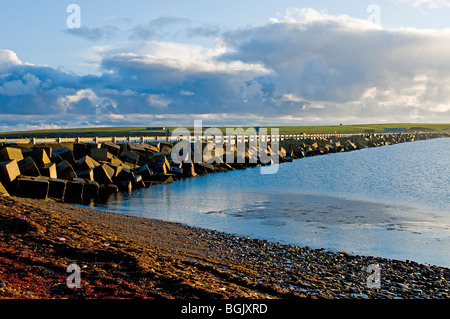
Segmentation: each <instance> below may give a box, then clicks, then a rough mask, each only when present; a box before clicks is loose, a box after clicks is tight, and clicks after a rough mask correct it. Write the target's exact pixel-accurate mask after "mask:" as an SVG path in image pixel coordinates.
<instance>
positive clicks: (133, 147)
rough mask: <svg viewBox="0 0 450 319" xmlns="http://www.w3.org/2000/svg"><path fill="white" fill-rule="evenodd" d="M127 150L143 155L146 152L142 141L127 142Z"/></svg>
mask: <svg viewBox="0 0 450 319" xmlns="http://www.w3.org/2000/svg"><path fill="white" fill-rule="evenodd" d="M127 150H128V151H130V152H133V153H137V154H142V155H144V154H145V153H146V149H145V148H144V146H143V145H142V144H141V143H127Z"/></svg>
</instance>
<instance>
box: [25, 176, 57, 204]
mask: <svg viewBox="0 0 450 319" xmlns="http://www.w3.org/2000/svg"><path fill="white" fill-rule="evenodd" d="M48 188H49V183H48V180H46V179H45V178H33V177H27V176H25V177H18V178H17V195H18V196H21V197H28V198H40V199H46V198H47V195H48Z"/></svg>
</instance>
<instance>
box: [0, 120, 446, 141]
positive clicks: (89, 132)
mask: <svg viewBox="0 0 450 319" xmlns="http://www.w3.org/2000/svg"><path fill="white" fill-rule="evenodd" d="M393 127H395V128H400V127H401V128H406V129H407V130H408V132H415V131H421V132H446V131H449V130H450V124H422V123H402V124H399V123H397V124H395V123H394V124H359V125H329V126H280V127H278V128H279V131H280V133H281V134H289V133H291V134H294V133H335V132H336V133H364V131H365V130H371V129H372V130H375V132H376V133H381V132H383V130H384V129H385V128H393ZM166 128H167V129H169V130H170V131H171V132H172V131H173V130H174V129H175V128H176V127H166ZM206 128H207V127H204V129H206ZM219 128H220V129H221V130H222V131H223V132H224V133H225V131H226V127H220V126H219ZM243 128H244V129H247V127H243ZM261 128H267V129H268V130H267V131H268V132H269V133H270V128H271V127H264V126H262V127H261ZM187 129H189V130H190V131H193V129H194V128H193V127H187ZM165 133H166V131H165V130H147V128H146V127H120V126H119V127H88V128H70V129H63V128H62V129H48V130H35V131H18V132H4V133H0V138H22V137H48V138H56V137H93V136H99V137H100V136H155V135H160V136H161V135H163V136H164V135H165Z"/></svg>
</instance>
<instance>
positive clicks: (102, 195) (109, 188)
mask: <svg viewBox="0 0 450 319" xmlns="http://www.w3.org/2000/svg"><path fill="white" fill-rule="evenodd" d="M118 192H119V188H118V187H117V186H116V185H114V184H100V185H99V188H98V197H99V199H100V201H102V202H105V201H107V200H108V198H109V197H110V196H111V195H112V194H117V193H118Z"/></svg>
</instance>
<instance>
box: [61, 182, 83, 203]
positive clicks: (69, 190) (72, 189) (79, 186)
mask: <svg viewBox="0 0 450 319" xmlns="http://www.w3.org/2000/svg"><path fill="white" fill-rule="evenodd" d="M83 190H84V183H83V181H81V180H71V181H67V182H66V191H65V193H64V201H65V202H69V203H82V202H83Z"/></svg>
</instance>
